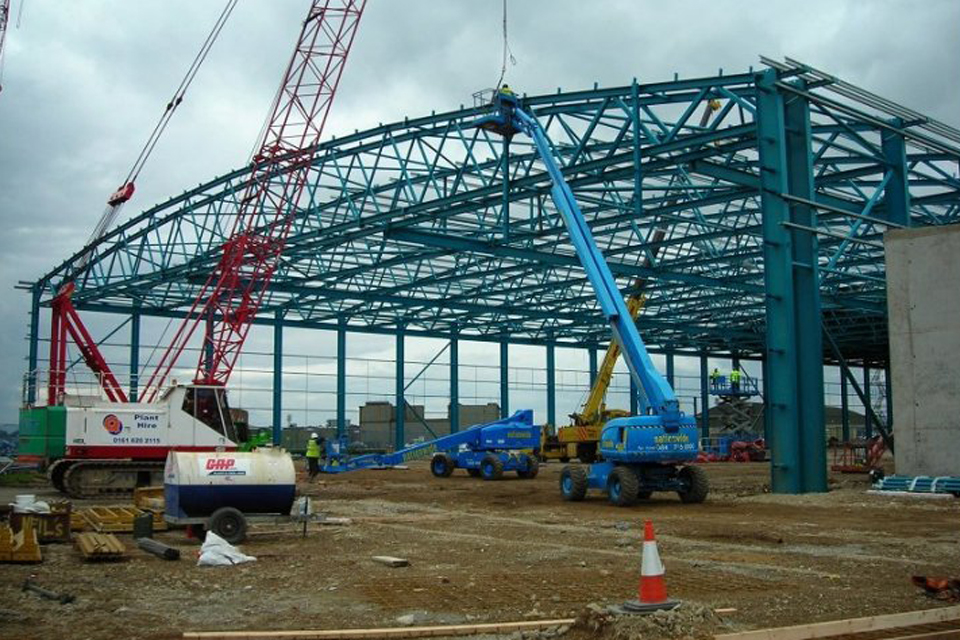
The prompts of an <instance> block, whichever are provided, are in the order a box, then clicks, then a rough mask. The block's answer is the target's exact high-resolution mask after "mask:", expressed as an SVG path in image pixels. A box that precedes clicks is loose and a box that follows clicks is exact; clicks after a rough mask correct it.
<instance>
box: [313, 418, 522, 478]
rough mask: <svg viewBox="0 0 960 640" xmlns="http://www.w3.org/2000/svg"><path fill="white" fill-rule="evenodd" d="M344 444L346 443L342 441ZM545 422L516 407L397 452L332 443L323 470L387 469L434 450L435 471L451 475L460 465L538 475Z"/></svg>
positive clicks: (485, 472) (477, 473)
mask: <svg viewBox="0 0 960 640" xmlns="http://www.w3.org/2000/svg"><path fill="white" fill-rule="evenodd" d="M341 444H342V443H341ZM539 448H540V426H539V425H535V424H533V412H532V411H529V410H526V411H517V412H516V413H514V414H513V415H512V416H510V417H509V418H503V419H502V420H497V421H495V422H488V423H486V424H478V425H474V426H472V427H470V428H468V429H464V430H463V431H458V432H456V433H451V434H450V435H447V436H441V437H439V438H436V439H435V440H429V441H427V442H419V443H417V444H414V445H411V446H409V447H405V448H403V449H398V450H397V451H394V452H393V453H383V454H381V453H374V454H369V455H363V456H356V457H353V458H351V457H348V456H345V455H342V454H341V453H340V451H345V450H346V448H345V447H343V446H339V447H337V448H336V451H332V452H331V451H330V450H329V449H328V456H327V463H326V464H325V465H324V466H323V468H322V469H321V470H322V471H323V472H324V473H344V472H346V471H358V470H360V469H384V468H388V467H395V466H397V465H401V464H404V463H406V462H411V461H413V460H420V459H423V458H425V457H427V456H429V455H431V454H432V455H433V457H432V458H431V459H430V471H431V472H432V473H433V475H435V476H437V477H438V478H447V477H449V476H450V474H451V473H453V471H454V470H455V469H466V470H467V472H468V473H469V474H470V475H471V476H473V477H480V478H483V479H484V480H499V479H500V478H501V477H503V473H504V472H505V471H516V472H517V475H518V476H520V477H521V478H525V479H531V478H535V477H536V476H537V471H539V463H538V461H537V455H536V451H537V450H538V449H539Z"/></svg>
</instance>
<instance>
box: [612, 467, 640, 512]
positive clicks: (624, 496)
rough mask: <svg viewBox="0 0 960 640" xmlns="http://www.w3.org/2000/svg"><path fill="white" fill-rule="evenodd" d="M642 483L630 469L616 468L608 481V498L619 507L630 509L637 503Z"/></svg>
mask: <svg viewBox="0 0 960 640" xmlns="http://www.w3.org/2000/svg"><path fill="white" fill-rule="evenodd" d="M639 492H640V482H639V480H637V474H636V473H634V472H633V469H630V468H628V467H614V469H613V471H611V472H610V478H609V479H608V480H607V497H608V498H609V500H610V502H612V503H613V504H615V505H617V506H618V507H629V506H631V505H633V504H634V503H635V502H636V501H637V494H638V493H639Z"/></svg>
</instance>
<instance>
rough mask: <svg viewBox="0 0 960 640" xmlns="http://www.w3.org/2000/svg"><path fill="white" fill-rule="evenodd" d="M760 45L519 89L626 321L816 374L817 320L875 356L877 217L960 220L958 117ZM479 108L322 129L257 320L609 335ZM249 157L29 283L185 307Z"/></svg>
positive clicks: (819, 351) (518, 167)
mask: <svg viewBox="0 0 960 640" xmlns="http://www.w3.org/2000/svg"><path fill="white" fill-rule="evenodd" d="M764 63H765V67H764V68H763V69H761V70H759V71H753V70H751V71H749V72H747V73H739V74H732V75H729V74H722V75H718V76H714V77H704V78H694V79H686V80H680V79H677V80H673V81H669V82H637V81H634V82H632V83H630V84H627V85H625V86H621V87H613V88H593V89H590V90H585V91H571V92H558V93H556V94H552V95H540V96H530V97H527V98H526V104H527V105H528V106H529V107H530V108H531V109H533V110H534V111H535V112H536V114H537V117H538V120H539V121H540V122H541V124H542V125H543V127H544V128H545V129H546V131H547V133H548V135H549V136H550V138H551V139H552V140H553V141H554V144H555V150H556V154H557V157H558V160H559V161H560V163H561V165H562V171H563V175H564V177H565V179H566V180H567V182H568V183H569V184H570V187H571V189H572V190H573V192H574V195H575V197H576V199H577V202H579V203H580V205H581V208H582V209H583V213H584V216H585V217H586V219H587V221H588V224H589V226H590V228H591V231H592V233H593V235H594V237H595V238H596V241H597V243H598V245H599V247H600V249H601V251H602V252H603V254H604V257H605V258H606V260H607V262H608V263H609V266H610V269H611V271H612V273H613V275H614V277H615V278H616V280H617V284H618V286H619V287H620V289H621V292H622V294H623V295H624V296H627V295H630V294H631V293H633V292H634V291H635V287H636V283H637V281H638V280H640V281H641V282H643V283H644V294H645V296H646V303H645V307H644V312H643V314H642V316H641V318H640V320H639V325H640V330H641V332H642V334H643V336H644V339H645V341H646V342H647V343H648V344H649V345H650V346H651V348H652V350H653V351H659V352H663V351H666V352H676V353H681V352H686V353H689V354H710V355H718V354H719V355H723V354H728V355H729V354H733V353H737V354H740V355H741V356H742V357H744V358H768V357H769V358H773V359H777V360H782V362H781V363H780V364H782V365H784V366H786V367H787V368H788V370H789V371H791V372H792V373H791V375H798V376H799V380H800V382H798V383H797V384H799V385H802V386H804V387H809V386H816V379H815V375H814V374H812V373H810V371H811V368H816V367H817V366H818V365H819V364H820V363H822V362H823V361H824V360H828V361H831V362H832V361H835V360H834V357H833V354H832V352H831V351H829V350H826V349H825V348H824V345H823V342H822V340H821V338H820V334H819V332H818V329H817V327H818V326H819V327H822V328H824V329H825V330H826V331H827V332H829V335H830V336H831V337H832V339H833V341H834V343H835V344H836V346H837V348H838V349H839V351H840V352H841V353H842V355H843V358H844V359H846V360H848V361H854V362H858V363H869V364H872V365H877V364H882V363H884V362H885V361H886V359H887V355H886V354H887V329H886V292H885V273H884V262H883V233H884V231H886V230H887V229H890V228H896V227H903V226H917V225H941V224H949V223H953V222H957V221H958V220H960V178H958V164H960V131H957V130H956V129H953V128H951V127H948V126H946V125H944V124H942V123H939V122H936V121H934V120H932V119H930V118H927V117H925V116H923V115H921V114H918V113H916V112H914V111H911V110H909V109H906V108H904V107H901V106H899V105H896V104H893V103H891V102H889V101H887V100H885V99H883V98H880V97H879V96H876V95H873V94H870V93H868V92H866V91H863V90H861V89H858V88H857V87H854V86H853V85H850V84H848V83H845V82H843V81H840V80H838V79H837V78H834V77H832V76H829V75H828V74H825V73H822V72H820V71H818V70H816V69H812V68H810V67H808V66H805V65H803V64H801V63H798V62H796V61H792V60H787V61H785V62H777V61H773V60H764ZM711 102H713V104H712V105H711ZM708 108H710V109H712V110H713V113H712V115H711V117H710V118H709V119H706V118H702V117H701V116H702V114H703V112H704V110H705V109H708ZM488 109H489V108H488V106H487V105H480V106H477V107H475V108H462V109H460V110H456V111H452V112H447V113H439V114H431V115H428V116H424V117H419V118H408V119H404V120H402V121H398V122H395V123H392V124H388V125H383V126H379V127H376V128H374V129H370V130H367V131H362V132H357V133H355V134H353V135H349V136H345V137H341V138H338V139H334V140H330V141H328V142H325V143H323V144H321V145H320V146H319V147H318V148H317V153H316V155H315V160H314V162H313V164H312V166H311V168H310V172H309V175H308V178H307V183H306V187H305V190H304V194H303V197H302V198H301V200H300V202H299V211H298V213H297V215H296V217H295V219H294V222H293V226H292V228H291V230H290V235H289V240H288V242H287V246H286V248H285V251H284V255H283V258H282V260H281V264H280V266H279V268H278V270H277V272H276V274H275V276H274V277H273V279H272V281H271V282H270V285H269V288H268V290H267V292H266V294H265V297H264V300H263V304H262V306H261V308H260V310H259V317H258V322H262V323H264V324H271V325H274V324H276V323H281V324H283V325H288V326H305V327H318V328H327V329H330V330H333V331H338V330H339V331H341V332H346V331H349V332H356V331H370V332H382V333H390V334H397V333H398V332H400V333H401V335H405V336H408V337H413V336H418V335H424V336H439V337H444V338H447V339H449V338H450V337H451V336H458V337H459V339H464V340H488V341H490V342H496V343H501V342H504V341H509V342H514V343H517V342H519V343H530V344H548V343H549V344H555V345H556V346H557V347H563V346H580V347H586V346H594V347H595V346H598V345H602V344H603V343H605V342H607V341H608V339H609V335H608V331H609V330H608V328H607V326H606V323H605V322H604V320H603V317H602V315H601V314H600V312H599V310H598V308H597V303H596V299H595V296H594V295H593V292H592V290H591V289H590V285H589V283H588V282H587V280H586V276H585V274H584V272H583V270H582V269H581V268H580V266H579V263H578V261H577V258H576V255H575V252H574V249H573V247H572V246H571V244H570V241H569V237H568V235H567V233H566V230H565V227H564V225H563V223H562V221H561V220H560V218H559V214H558V212H557V211H556V209H555V208H554V206H553V204H552V202H551V199H550V192H549V190H550V180H549V176H548V175H547V173H546V171H545V168H544V166H543V165H542V163H541V161H540V160H539V158H538V156H537V154H536V152H535V150H534V149H533V147H532V146H531V143H530V142H529V140H526V139H522V137H519V136H518V137H517V138H515V139H514V140H513V141H512V142H511V143H510V145H509V153H505V145H504V140H503V139H502V138H501V137H500V136H498V135H496V134H494V133H490V132H488V131H484V130H481V129H477V128H475V127H472V126H471V125H472V123H473V122H475V121H476V120H477V118H478V117H480V116H482V115H484V114H485V113H487V111H488ZM704 122H705V124H703V123H704ZM248 177H249V168H242V169H238V170H236V171H233V172H230V173H228V174H226V175H223V176H220V177H218V178H216V179H214V180H211V181H209V182H207V183H205V184H202V185H200V186H199V187H197V188H195V189H192V190H190V191H188V192H186V193H183V194H181V195H179V196H176V197H174V198H171V199H170V200H168V201H167V202H164V203H161V204H159V205H157V206H155V207H153V208H151V209H149V210H147V211H145V212H143V213H142V214H140V215H138V216H136V217H134V218H133V219H131V220H129V221H127V222H125V223H124V224H122V225H120V226H118V227H117V228H115V229H113V230H112V231H110V232H109V233H107V234H106V235H105V236H104V237H103V238H102V239H101V240H100V241H99V242H97V243H95V244H93V245H92V246H89V247H84V248H82V249H80V250H79V251H78V252H77V253H76V254H74V255H73V256H71V257H70V258H68V259H67V260H65V261H64V262H62V263H61V264H60V265H59V266H57V267H56V268H55V269H53V270H52V271H50V272H49V273H48V274H47V275H45V276H44V277H43V278H41V279H40V280H39V281H38V282H36V283H32V287H31V288H32V290H33V291H34V292H35V294H36V305H45V304H49V302H50V300H51V299H52V298H53V296H54V294H55V293H56V291H57V288H58V286H59V285H60V283H61V282H63V281H64V280H65V279H66V278H68V277H73V280H74V282H75V283H76V292H75V294H74V297H73V301H74V304H75V306H76V307H77V308H78V309H80V310H83V309H88V310H96V311H112V312H119V313H123V314H132V313H136V314H138V317H139V316H150V315H152V316H181V315H182V314H183V313H184V312H185V311H186V310H187V309H188V308H189V305H190V304H192V302H193V299H194V297H195V296H196V294H197V291H198V290H199V288H200V287H202V285H203V282H204V281H205V279H206V277H207V276H208V275H209V273H210V271H211V269H213V268H214V267H215V265H216V263H217V260H218V257H219V255H220V251H221V247H222V245H223V243H224V242H225V241H226V240H227V237H228V235H229V233H230V229H231V227H232V222H233V218H234V217H235V215H236V214H237V211H238V209H239V202H238V201H239V199H240V198H241V197H242V194H243V189H244V186H245V184H246V180H247V179H248ZM264 224H266V220H264ZM87 252H90V255H89V260H88V261H87V263H86V264H85V265H83V266H82V268H81V267H80V265H81V264H82V263H81V257H82V256H84V255H86V254H87ZM798 326H799V327H803V330H802V331H801V332H800V335H799V338H797V335H798V334H797V331H796V329H797V327H798ZM38 334H39V329H38V328H37V326H36V323H34V325H33V326H32V328H31V335H32V338H33V339H34V342H35V341H36V339H37V337H38ZM342 335H344V334H341V336H342ZM277 336H278V342H279V337H280V334H279V333H278V334H277ZM794 338H796V339H794ZM402 339H403V338H399V339H398V345H401V344H402V342H400V341H402ZM343 340H345V338H343V337H341V341H343ZM504 351H505V349H504V350H502V352H501V353H503V352H504ZM778 366H780V365H778ZM36 367H37V349H36V348H35V347H34V348H33V349H32V350H31V362H30V368H31V369H35V368H36ZM769 368H770V367H768V369H769ZM139 373H140V376H139V377H140V380H144V379H145V378H144V375H145V372H143V371H141V372H139ZM147 373H149V372H147ZM768 387H769V392H770V394H771V395H773V396H775V397H777V398H780V400H778V401H777V402H782V403H784V404H786V405H788V406H787V407H786V408H784V409H783V411H785V412H786V413H785V414H784V416H786V415H788V414H789V415H790V416H791V418H790V420H791V424H798V423H803V422H806V421H808V419H809V418H810V416H811V415H812V416H813V418H814V419H816V413H815V411H814V409H813V408H812V404H816V400H811V399H810V398H807V396H806V395H805V392H800V397H801V400H799V401H796V400H791V399H790V396H791V395H794V396H796V394H795V390H792V389H789V388H787V387H784V388H778V387H777V386H776V384H774V385H773V386H772V387H770V386H769V385H768ZM452 391H453V392H454V393H456V388H455V387H454V388H453V389H452ZM400 395H401V394H400V393H398V396H400ZM819 395H820V396H821V397H822V391H821V392H819ZM804 398H806V399H804ZM811 403H812V404H811ZM505 404H506V403H505ZM804 407H806V408H804ZM504 410H506V407H504ZM810 411H814V413H813V414H810ZM343 413H344V412H343V409H342V408H339V411H338V417H339V419H340V420H339V422H340V424H341V425H342V423H343ZM820 421H821V422H822V420H820ZM809 437H810V436H809V434H807V435H805V436H796V438H798V439H797V440H796V442H795V443H794V445H795V450H794V451H793V452H789V454H790V456H792V457H793V460H794V461H793V462H789V463H788V462H787V461H783V464H784V465H788V466H789V465H794V466H795V465H796V464H798V463H797V462H796V460H803V459H804V457H805V455H806V454H805V453H804V451H805V447H809V446H813V445H812V444H811V441H809V440H808V441H804V440H803V438H809ZM791 438H793V436H791ZM804 442H806V444H804ZM794 445H791V446H794ZM811 464H819V462H813V463H811ZM785 468H786V467H785ZM787 473H788V474H793V471H790V472H787ZM797 473H800V472H799V471H797ZM791 477H796V476H793V475H791ZM811 482H812V483H813V484H812V485H809V486H815V485H816V484H817V481H816V480H811ZM797 486H798V487H799V489H798V490H804V489H803V487H805V486H808V485H807V484H806V483H804V482H801V483H800V485H797Z"/></svg>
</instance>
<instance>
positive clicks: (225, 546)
mask: <svg viewBox="0 0 960 640" xmlns="http://www.w3.org/2000/svg"><path fill="white" fill-rule="evenodd" d="M254 560H256V558H254V557H253V556H248V555H247V554H245V553H243V552H242V551H240V549H237V548H236V547H235V546H233V545H232V544H230V543H229V542H227V541H226V540H224V539H223V538H221V537H220V536H218V535H217V534H215V533H214V532H212V531H208V532H207V537H206V539H205V540H204V541H203V546H202V547H200V559H199V560H197V566H199V567H223V566H228V565H233V564H242V563H244V562H253V561H254Z"/></svg>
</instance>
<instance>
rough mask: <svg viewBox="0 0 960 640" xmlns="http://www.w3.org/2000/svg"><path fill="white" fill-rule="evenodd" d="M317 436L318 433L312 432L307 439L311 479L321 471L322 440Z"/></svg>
mask: <svg viewBox="0 0 960 640" xmlns="http://www.w3.org/2000/svg"><path fill="white" fill-rule="evenodd" d="M317 438H318V436H317V434H315V433H311V434H310V439H309V440H308V441H307V466H308V468H309V469H310V480H311V481H313V479H314V478H316V477H317V474H319V473H320V441H319V440H318V439H317Z"/></svg>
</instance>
